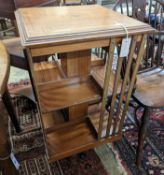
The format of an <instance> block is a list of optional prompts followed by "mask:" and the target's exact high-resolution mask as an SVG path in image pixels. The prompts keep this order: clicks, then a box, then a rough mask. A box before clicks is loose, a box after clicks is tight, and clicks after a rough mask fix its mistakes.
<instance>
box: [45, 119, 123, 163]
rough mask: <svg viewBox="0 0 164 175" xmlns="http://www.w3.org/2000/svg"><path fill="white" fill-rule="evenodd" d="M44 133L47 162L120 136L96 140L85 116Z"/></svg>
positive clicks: (94, 133) (114, 139)
mask: <svg viewBox="0 0 164 175" xmlns="http://www.w3.org/2000/svg"><path fill="white" fill-rule="evenodd" d="M45 134H46V144H47V150H48V157H49V162H53V161H56V160H60V159H63V158H66V157H69V156H71V155H73V154H77V153H80V152H82V151H86V150H88V149H91V148H94V147H96V146H98V145H101V144H105V143H108V142H112V141H116V140H118V139H120V138H121V137H120V136H113V137H108V138H106V139H101V140H98V139H97V136H96V132H95V130H94V128H93V126H92V125H91V123H90V121H89V118H85V119H83V120H81V121H79V122H78V123H77V122H76V123H73V122H72V123H71V122H70V123H69V124H68V125H65V126H64V127H61V128H56V129H55V130H51V132H47V133H45Z"/></svg>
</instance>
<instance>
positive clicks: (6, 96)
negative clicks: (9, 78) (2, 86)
mask: <svg viewBox="0 0 164 175" xmlns="http://www.w3.org/2000/svg"><path fill="white" fill-rule="evenodd" d="M2 101H3V103H4V105H5V107H6V109H7V112H8V113H9V116H10V118H11V121H12V123H13V125H14V127H15V130H16V132H17V133H19V132H21V128H20V125H19V122H18V120H17V117H16V112H15V109H14V107H13V104H12V101H11V97H10V94H9V92H8V90H6V91H5V93H4V94H3V96H2Z"/></svg>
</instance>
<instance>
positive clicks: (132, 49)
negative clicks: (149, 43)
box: [113, 36, 137, 134]
mask: <svg viewBox="0 0 164 175" xmlns="http://www.w3.org/2000/svg"><path fill="white" fill-rule="evenodd" d="M136 43H137V36H134V37H133V40H132V44H131V48H130V53H129V59H128V63H127V66H126V71H125V76H124V80H123V83H122V87H121V93H120V98H119V102H118V107H117V113H116V118H115V120H114V125H113V134H114V133H115V132H116V126H117V123H118V121H119V116H120V110H121V106H122V103H123V98H124V93H125V89H126V85H127V82H128V80H129V72H130V68H131V64H132V60H133V54H134V52H135V48H136Z"/></svg>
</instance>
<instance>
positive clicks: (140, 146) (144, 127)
mask: <svg viewBox="0 0 164 175" xmlns="http://www.w3.org/2000/svg"><path fill="white" fill-rule="evenodd" d="M149 113H150V109H149V108H148V107H145V109H144V113H143V116H142V119H141V120H142V121H141V127H140V130H139V134H138V147H137V157H136V165H137V167H138V168H140V165H141V158H142V154H143V147H144V141H145V139H146V135H147V128H148V122H149Z"/></svg>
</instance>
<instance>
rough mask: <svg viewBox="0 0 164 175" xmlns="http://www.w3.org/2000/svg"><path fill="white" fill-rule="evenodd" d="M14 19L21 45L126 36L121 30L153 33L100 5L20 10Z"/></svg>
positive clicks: (140, 23)
mask: <svg viewBox="0 0 164 175" xmlns="http://www.w3.org/2000/svg"><path fill="white" fill-rule="evenodd" d="M16 19H17V23H18V28H19V31H20V36H21V39H22V44H23V45H24V46H32V45H36V44H46V43H57V42H65V41H70V40H77V39H87V38H102V37H104V38H105V37H111V36H119V35H123V34H125V33H126V32H125V29H124V27H126V28H127V30H128V31H129V33H131V34H133V33H136V32H148V31H150V30H152V29H151V27H149V26H148V25H147V24H144V23H142V22H139V21H137V20H134V19H132V18H129V17H127V16H123V15H121V14H119V13H117V12H114V11H112V10H109V9H106V8H104V7H102V6H99V5H84V6H63V7H43V8H22V9H19V10H17V11H16ZM123 26H124V27H123Z"/></svg>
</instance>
